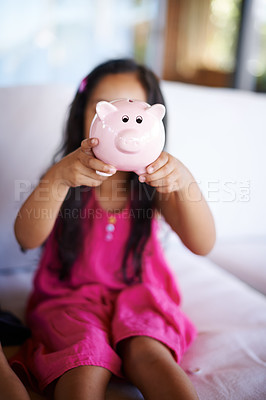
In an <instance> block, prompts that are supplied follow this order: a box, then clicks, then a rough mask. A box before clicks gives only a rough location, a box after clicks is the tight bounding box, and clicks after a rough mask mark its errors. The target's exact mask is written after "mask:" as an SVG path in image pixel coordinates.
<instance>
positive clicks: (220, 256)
mask: <svg viewBox="0 0 266 400" xmlns="http://www.w3.org/2000/svg"><path fill="white" fill-rule="evenodd" d="M208 258H209V259H210V260H212V261H214V262H215V263H216V264H218V265H219V266H220V267H222V268H224V269H225V270H227V271H228V272H230V273H231V274H234V275H235V276H237V277H238V278H240V279H241V280H243V281H244V282H246V283H248V284H249V285H250V286H252V287H253V288H254V289H257V290H258V291H259V292H261V293H263V294H265V295H266V237H256V236H254V237H247V238H242V239H240V238H235V239H231V240H226V239H224V240H218V241H217V243H216V244H215V246H214V248H213V249H212V251H211V252H210V253H209V254H208Z"/></svg>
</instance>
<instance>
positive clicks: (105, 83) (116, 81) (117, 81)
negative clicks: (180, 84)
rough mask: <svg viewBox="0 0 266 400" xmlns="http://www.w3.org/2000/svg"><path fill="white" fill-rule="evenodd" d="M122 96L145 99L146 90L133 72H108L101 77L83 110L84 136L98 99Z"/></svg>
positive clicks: (88, 129) (88, 128)
mask: <svg viewBox="0 0 266 400" xmlns="http://www.w3.org/2000/svg"><path fill="white" fill-rule="evenodd" d="M122 98H127V99H135V100H141V101H147V95H146V92H145V90H144V88H143V86H142V84H141V83H140V81H139V79H138V77H137V75H136V74H135V73H132V72H128V73H121V74H109V75H106V76H105V77H104V78H102V79H101V81H100V82H99V83H98V85H97V86H96V87H95V89H94V90H93V92H92V95H91V97H90V100H89V101H88V104H87V108H86V111H85V138H88V137H89V133H90V126H91V123H92V120H93V117H94V115H95V113H96V104H97V103H98V101H101V100H105V101H112V100H115V99H122Z"/></svg>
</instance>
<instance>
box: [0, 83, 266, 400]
mask: <svg viewBox="0 0 266 400" xmlns="http://www.w3.org/2000/svg"><path fill="white" fill-rule="evenodd" d="M162 88H163V91H164V94H165V97H166V102H167V109H168V116H169V133H168V140H167V150H168V151H169V152H171V153H172V154H173V155H175V156H176V157H177V158H179V159H180V160H181V161H182V162H183V163H185V164H186V165H187V166H188V167H189V168H190V170H191V171H192V173H193V175H194V176H195V178H196V179H197V180H198V181H199V184H200V187H201V189H202V192H203V194H204V195H205V197H206V198H207V200H208V201H209V204H210V207H211V209H212V211H213V214H214V217H215V221H216V227H217V242H216V245H215V247H214V249H213V250H212V252H211V253H210V254H209V255H208V256H207V257H201V256H196V255H194V254H192V253H191V252H190V251H189V250H187V249H186V248H185V247H184V246H183V245H182V243H181V242H180V240H179V239H178V238H177V237H176V236H175V235H174V233H173V232H172V231H171V230H170V229H169V228H167V227H166V226H165V227H163V232H162V242H163V246H164V247H165V252H166V256H167V257H168V259H169V262H170V265H171V267H172V269H173V270H174V272H175V274H176V276H177V279H178V282H179V285H180V288H181V291H182V293H183V305H182V307H183V309H184V311H185V312H186V313H187V314H188V315H189V317H190V318H191V319H192V320H193V321H194V323H195V324H196V325H197V327H198V330H199V336H198V338H197V340H196V341H195V343H194V344H193V345H192V346H191V348H190V349H189V350H188V352H187V353H186V355H185V356H184V358H183V361H182V367H183V368H184V370H185V371H186V372H187V373H188V374H189V376H190V378H191V379H192V381H193V382H194V385H195V387H196V389H197V391H198V394H199V397H200V399H202V400H216V399H217V400H228V399H234V400H238V399H239V400H244V399H254V400H263V399H265V398H266V299H265V296H264V294H266V241H265V239H266V223H265V222H266V207H265V205H264V203H265V197H266V189H265V178H266V176H265V173H266V162H265V157H264V152H265V144H266V128H265V124H264V113H265V110H266V96H265V95H259V94H253V93H246V92H239V91H234V90H230V89H211V88H203V87H196V86H192V85H185V84H179V83H172V82H163V85H162ZM72 95H73V88H71V87H65V86H60V85H56V86H31V87H16V88H1V89H0V113H1V119H0V151H1V157H0V176H1V203H0V305H1V306H2V307H3V308H5V309H8V310H10V311H12V312H14V313H15V314H16V315H17V316H19V317H20V318H23V312H24V308H25V302H26V298H27V296H28V294H29V291H30V289H31V282H32V276H33V274H34V270H35V268H36V264H37V261H38V255H39V251H38V249H37V250H33V251H29V252H28V253H26V254H22V253H21V252H20V249H19V246H18V245H17V243H16V241H15V238H14V234H13V221H14V218H15V215H16V213H17V211H18V210H19V207H20V205H21V203H22V202H23V200H24V199H25V198H26V197H27V196H28V195H29V193H30V191H31V190H32V187H33V186H34V185H35V184H36V183H37V182H38V178H39V177H40V175H41V173H42V172H43V171H44V170H45V169H46V167H47V166H48V165H49V163H50V162H51V156H52V154H53V153H54V151H55V149H56V148H57V146H58V144H59V143H60V140H61V133H62V125H63V121H64V120H65V115H66V110H67V107H68V105H69V103H70V101H71V98H72ZM255 289H256V290H255ZM263 293H264V294H263ZM33 398H36V399H37V398H39V397H38V396H36V395H35V397H34V396H33ZM107 398H108V400H111V399H141V398H142V396H141V394H140V393H139V392H138V391H137V389H135V388H134V387H132V386H130V385H126V384H124V383H121V382H118V381H113V382H112V383H111V384H110V385H109V388H108V396H107Z"/></svg>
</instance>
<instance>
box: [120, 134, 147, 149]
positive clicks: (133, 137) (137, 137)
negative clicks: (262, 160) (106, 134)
mask: <svg viewBox="0 0 266 400" xmlns="http://www.w3.org/2000/svg"><path fill="white" fill-rule="evenodd" d="M144 144H145V136H144V135H143V134H140V133H139V132H138V131H135V130H134V129H127V130H124V131H121V132H119V133H118V134H117V136H116V139H115V145H116V147H117V149H118V150H120V151H122V152H123V153H138V152H139V151H140V150H141V149H142V148H143V147H144Z"/></svg>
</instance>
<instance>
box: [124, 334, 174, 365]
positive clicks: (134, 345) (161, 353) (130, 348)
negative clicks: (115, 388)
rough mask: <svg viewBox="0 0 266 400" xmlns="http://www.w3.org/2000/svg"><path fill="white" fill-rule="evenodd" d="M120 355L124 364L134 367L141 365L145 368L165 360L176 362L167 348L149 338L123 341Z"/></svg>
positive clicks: (135, 337)
mask: <svg viewBox="0 0 266 400" xmlns="http://www.w3.org/2000/svg"><path fill="white" fill-rule="evenodd" d="M118 354H119V355H120V356H121V358H122V361H123V364H125V363H126V364H128V365H131V366H132V367H136V366H138V365H139V364H141V365H143V366H144V365H147V364H154V363H156V362H158V361H161V360H162V359H163V358H164V359H165V358H170V359H172V360H174V359H173V356H172V354H171V351H170V349H169V348H168V347H167V346H165V345H164V344H163V343H162V342H160V341H158V340H156V339H153V338H151V337H148V336H133V337H130V338H127V339H124V340H122V341H121V342H120V343H119V344H118Z"/></svg>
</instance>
